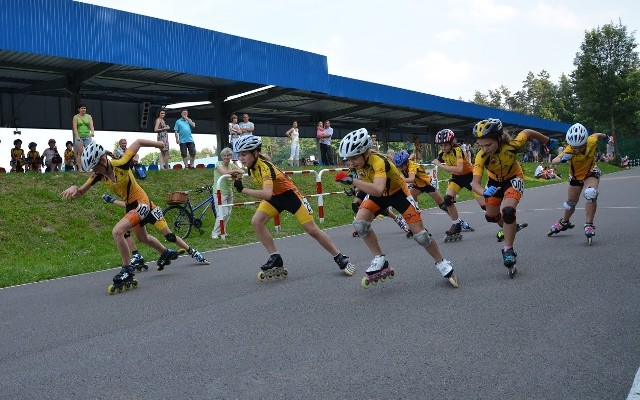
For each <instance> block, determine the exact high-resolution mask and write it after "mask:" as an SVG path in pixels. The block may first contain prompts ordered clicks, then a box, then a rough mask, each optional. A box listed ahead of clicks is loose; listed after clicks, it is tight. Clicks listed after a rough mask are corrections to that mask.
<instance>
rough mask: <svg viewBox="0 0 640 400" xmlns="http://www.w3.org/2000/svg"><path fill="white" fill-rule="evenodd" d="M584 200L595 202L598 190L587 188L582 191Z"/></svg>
mask: <svg viewBox="0 0 640 400" xmlns="http://www.w3.org/2000/svg"><path fill="white" fill-rule="evenodd" d="M584 198H585V199H586V200H587V201H591V202H593V201H595V200H596V199H597V198H598V189H596V188H593V187H591V186H589V187H588V188H586V189H585V190H584Z"/></svg>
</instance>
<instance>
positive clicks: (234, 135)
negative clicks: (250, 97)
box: [229, 114, 249, 166]
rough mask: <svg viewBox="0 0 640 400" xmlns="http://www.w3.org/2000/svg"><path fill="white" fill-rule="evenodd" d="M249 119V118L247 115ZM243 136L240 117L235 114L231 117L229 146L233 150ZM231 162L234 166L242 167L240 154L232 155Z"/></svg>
mask: <svg viewBox="0 0 640 400" xmlns="http://www.w3.org/2000/svg"><path fill="white" fill-rule="evenodd" d="M247 119H249V116H248V115H247ZM240 135H242V129H240V124H238V116H237V115H235V114H233V115H231V122H229V145H230V146H231V148H232V149H233V145H234V143H235V142H237V141H238V138H239V137H240ZM231 161H233V163H234V164H236V165H238V166H240V165H239V164H240V162H239V161H238V153H232V154H231Z"/></svg>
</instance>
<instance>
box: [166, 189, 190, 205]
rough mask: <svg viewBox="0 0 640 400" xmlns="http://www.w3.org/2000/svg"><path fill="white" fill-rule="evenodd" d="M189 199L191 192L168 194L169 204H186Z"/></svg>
mask: <svg viewBox="0 0 640 400" xmlns="http://www.w3.org/2000/svg"><path fill="white" fill-rule="evenodd" d="M188 198H189V192H171V193H168V194H167V204H184V203H186V202H187V199H188Z"/></svg>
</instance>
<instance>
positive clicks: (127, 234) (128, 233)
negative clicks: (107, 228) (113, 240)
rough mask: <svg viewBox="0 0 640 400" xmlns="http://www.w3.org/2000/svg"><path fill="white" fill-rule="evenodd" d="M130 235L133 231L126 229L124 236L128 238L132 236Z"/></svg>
mask: <svg viewBox="0 0 640 400" xmlns="http://www.w3.org/2000/svg"><path fill="white" fill-rule="evenodd" d="M130 237H131V231H126V232H125V233H124V238H125V239H127V238H130Z"/></svg>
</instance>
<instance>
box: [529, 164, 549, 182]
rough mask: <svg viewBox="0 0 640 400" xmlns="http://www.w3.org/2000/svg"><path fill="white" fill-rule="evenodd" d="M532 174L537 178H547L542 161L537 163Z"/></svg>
mask: <svg viewBox="0 0 640 400" xmlns="http://www.w3.org/2000/svg"><path fill="white" fill-rule="evenodd" d="M533 176H535V177H536V178H538V179H549V178H547V171H546V170H545V168H544V165H543V163H542V161H540V162H539V163H538V166H537V167H536V171H535V172H534V173H533Z"/></svg>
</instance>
